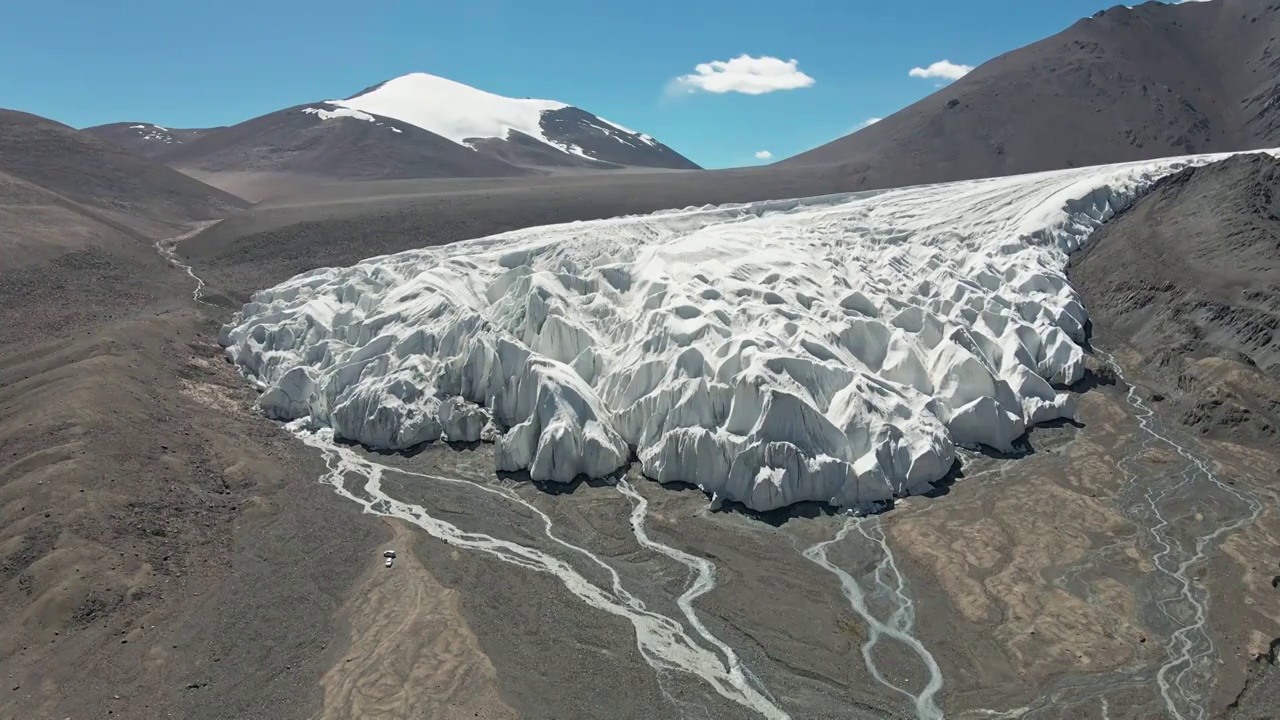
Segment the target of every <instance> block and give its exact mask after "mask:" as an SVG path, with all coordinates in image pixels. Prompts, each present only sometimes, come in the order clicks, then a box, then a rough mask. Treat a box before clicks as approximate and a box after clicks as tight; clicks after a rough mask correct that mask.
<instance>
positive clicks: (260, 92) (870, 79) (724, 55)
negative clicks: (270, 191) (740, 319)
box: [0, 0, 1116, 167]
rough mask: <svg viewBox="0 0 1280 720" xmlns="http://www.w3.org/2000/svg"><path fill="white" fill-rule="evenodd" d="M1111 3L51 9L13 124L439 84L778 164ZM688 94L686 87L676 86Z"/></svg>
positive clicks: (144, 0)
mask: <svg viewBox="0 0 1280 720" xmlns="http://www.w3.org/2000/svg"><path fill="white" fill-rule="evenodd" d="M1114 4H1116V3H1115V2H1114V1H1112V2H1108V1H1106V0H1034V1H1029V0H981V1H980V2H968V3H957V2H954V1H953V0H916V1H915V2H910V3H905V2H903V3H900V2H885V1H883V0H881V1H877V2H869V1H865V0H791V2H778V1H777V0H769V1H767V2H766V1H764V0H681V1H678V2H677V1H672V0H645V1H643V2H639V1H635V2H628V3H622V2H616V0H589V1H588V0H555V1H554V2H533V1H532V0H439V1H433V0H424V1H420V2H396V1H395V0H375V1H372V2H352V0H344V1H343V2H336V1H334V0H309V1H308V2H291V1H290V2H284V1H280V0H261V1H260V2H246V1H244V0H220V1H219V2H183V1H181V0H178V1H177V2H175V1H174V0H169V1H167V2H156V1H152V0H131V2H128V3H114V2H102V1H101V0H75V1H70V0H41V1H40V2H21V3H19V2H14V3H6V8H5V11H4V16H5V18H4V23H3V24H0V67H3V68H4V69H5V70H4V72H3V73H0V106H2V107H11V108H16V109H20V110H26V111H29V112H34V113H37V114H39V115H44V116H47V117H51V118H53V119H55V120H59V121H61V122H64V123H67V124H69V125H73V126H76V127H84V126H88V125H94V124H98V123H105V122H113V121H121V120H130V121H146V122H153V123H157V124H160V125H165V126H169V127H201V126H210V125H223V124H232V123H236V122H239V121H242V120H247V119H249V118H251V117H254V116H256V115H260V114H262V113H265V112H269V111H272V110H277V109H280V108H282V107H287V106H290V105H295V104H299V103H304V102H312V101H317V100H324V99H329V98H335V97H345V96H348V95H351V94H353V93H355V92H357V91H359V90H361V89H363V88H365V87H367V86H369V85H372V84H374V83H377V82H379V81H381V80H385V79H388V78H391V77H395V76H397V75H402V74H405V73H408V72H415V71H421V72H429V73H433V74H436V75H442V76H444V77H447V78H450V79H453V80H457V81H459V82H464V83H467V84H469V85H474V86H476V87H479V88H481V89H484V90H488V91H490V92H496V93H499V94H503V95H510V96H513V97H540V98H547V99H554V100H560V101H563V102H567V103H570V104H573V105H577V106H580V107H582V108H584V109H586V110H589V111H591V112H594V113H596V114H598V115H601V116H603V117H605V118H608V119H610V120H613V121H616V122H619V123H621V124H623V125H626V126H628V127H631V128H634V129H637V130H640V131H642V132H647V133H649V134H651V135H653V136H655V137H657V138H658V139H659V140H661V141H663V142H665V143H667V144H669V145H671V146H672V147H674V148H675V149H676V150H678V151H680V152H682V153H684V154H685V155H687V156H688V157H690V158H691V159H693V160H694V161H695V162H698V163H700V164H702V165H704V166H707V167H728V166H736V165H748V164H753V163H759V162H762V160H757V159H756V158H755V154H756V153H757V152H759V151H768V152H770V153H771V154H772V156H773V157H774V158H783V157H786V156H788V155H792V154H795V153H797V152H800V151H802V150H805V149H808V148H810V147H813V146H815V145H819V144H821V143H823V142H826V141H828V140H831V139H833V138H836V137H838V136H840V135H844V134H846V133H848V132H849V131H850V130H852V129H853V128H854V127H856V126H857V125H858V124H859V123H861V122H863V121H864V120H866V119H867V118H872V117H883V116H887V115H889V114H891V113H893V112H894V111H896V110H899V109H901V108H902V107H905V106H906V105H909V104H910V103H912V102H914V101H915V100H918V99H919V98H921V97H923V96H925V95H927V94H928V93H930V92H933V91H934V90H935V89H936V84H937V83H938V82H939V81H938V80H935V79H928V78H913V77H909V76H908V73H909V71H910V70H911V69H912V68H914V67H927V66H928V65H930V64H931V63H934V62H936V61H940V60H943V59H946V60H949V61H951V62H953V63H956V64H967V65H978V64H981V63H982V62H983V61H985V60H988V59H990V58H992V57H994V56H996V55H999V54H1000V53H1003V52H1005V51H1008V50H1011V49H1013V48H1016V47H1019V46H1022V45H1025V44H1027V43H1029V42H1033V41H1035V40H1037V39H1039V38H1041V37H1044V36H1046V35H1049V34H1052V33H1055V32H1058V31H1059V30H1062V29H1064V28H1065V27H1067V26H1068V25H1070V24H1071V23H1073V22H1075V21H1076V20H1078V19H1080V18H1082V17H1085V16H1088V15H1091V14H1092V13H1094V12H1096V11H1097V10H1100V9H1103V8H1106V7H1109V6H1112V5H1114ZM743 54H748V55H751V56H753V57H761V56H769V57H776V58H780V59H783V60H790V59H795V60H796V61H797V70H798V71H799V72H801V73H803V74H804V75H805V76H808V77H809V78H812V80H813V82H812V84H810V85H808V86H807V87H801V88H798V89H792V90H780V91H776V92H769V93H765V94H758V95H747V94H742V93H738V92H724V93H714V92H704V91H698V92H692V93H689V92H677V93H673V92H670V89H671V87H672V85H671V83H672V81H673V80H674V79H675V78H677V77H680V76H682V75H687V74H690V73H694V68H695V67H696V66H697V65H698V64H700V63H707V62H711V61H726V60H729V59H731V58H734V57H738V56H741V55H743ZM682 87H683V89H686V90H687V89H688V86H687V85H686V86H682Z"/></svg>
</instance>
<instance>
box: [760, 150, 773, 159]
mask: <svg viewBox="0 0 1280 720" xmlns="http://www.w3.org/2000/svg"><path fill="white" fill-rule="evenodd" d="M756 159H757V160H772V159H773V153H771V152H769V151H768V150H761V151H759V152H757V153H756Z"/></svg>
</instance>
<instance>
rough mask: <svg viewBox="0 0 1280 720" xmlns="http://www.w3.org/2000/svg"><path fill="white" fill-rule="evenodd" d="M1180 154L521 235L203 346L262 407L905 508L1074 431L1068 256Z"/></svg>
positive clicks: (447, 255) (651, 472)
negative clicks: (964, 466) (1060, 430)
mask: <svg viewBox="0 0 1280 720" xmlns="http://www.w3.org/2000/svg"><path fill="white" fill-rule="evenodd" d="M1222 157H1225V156H1224V155H1216V156H1208V155H1207V156H1192V157H1185V158H1174V159H1166V160H1160V161H1151V162H1142V163H1131V164H1125V165H1114V166H1103V167H1093V168H1079V169H1071V170H1064V171H1057V172H1048V173H1038V174H1033V175H1024V176H1017V177H1007V178H995V179H989V180H979V181H971V182H961V183H951V184H944V185H932V186H923V187H913V188H905V189H898V190H889V191H878V192H864V193H858V194H845V195H838V196H828V197H821V198H811V199H805V200H785V201H773V202H758V203H749V204H744V205H726V206H720V207H705V208H693V209H686V210H680V211H668V212H662V213H656V214H652V215H645V216H637V217H626V218H615V219H610V220H600V221H593V222H579V223H571V224H566V225H555V226H548V227H539V228H530V229H526V230H520V231H516V232H510V233H504V234H501V235H496V236H493V237H489V238H484V239H479V240H472V241H468V242H462V243H456V244H453V245H448V246H444V247H432V248H428V249H423V250H415V251H410V252H404V253H399V254H396V255H390V256H384V257H377V258H371V259H368V260H365V261H363V262H361V263H359V264H357V265H355V266H352V267H347V268H323V269H318V270H314V271H312V272H308V273H304V274H302V275H299V276H297V277H295V278H293V279H291V280H288V281H286V282H284V283H281V284H280V285H277V286H276V287H273V288H270V289H267V290H263V291H261V292H259V293H257V294H255V295H254V296H253V298H252V301H251V302H249V303H248V304H247V305H245V306H244V309H243V311H242V314H241V317H240V318H239V319H238V320H237V321H236V322H235V323H234V324H233V325H229V326H227V327H226V328H225V329H224V333H223V337H222V341H223V344H224V345H225V346H226V352H227V355H228V357H229V358H230V359H232V360H233V361H234V362H236V363H237V364H238V365H239V366H240V367H241V368H242V369H243V370H244V371H245V372H246V373H247V374H248V375H250V376H252V377H253V378H255V379H256V380H257V382H258V384H259V385H260V387H261V388H262V389H263V393H262V395H261V396H260V399H259V403H260V405H261V406H262V407H263V408H264V409H265V410H266V411H267V412H268V413H269V414H271V415H272V416H274V417H277V418H281V419H294V418H301V417H306V416H310V417H311V418H312V420H313V421H314V422H315V423H317V424H319V425H326V426H329V427H331V428H333V430H334V432H335V434H336V435H337V436H339V437H342V438H346V439H349V440H353V441H356V442H360V443H363V444H365V445H368V446H371V447H375V448H390V449H402V448H408V447H411V446H413V445H416V444H419V443H422V442H426V441H432V440H436V439H440V438H445V439H449V440H460V441H474V440H479V439H492V440H494V441H495V442H496V445H497V448H496V458H497V464H498V469H499V470H521V469H527V470H528V471H529V473H530V475H531V476H532V477H533V478H534V479H537V480H551V481H557V482H568V481H570V480H572V479H573V478H574V477H575V476H577V475H580V474H585V475H588V476H592V477H600V476H604V475H607V474H609V473H611V472H613V471H614V470H617V469H618V468H620V467H622V466H624V465H625V464H626V463H627V462H628V461H629V458H630V456H631V455H632V452H633V451H634V452H635V454H636V455H637V456H638V458H639V462H640V465H641V468H642V469H643V471H644V473H645V474H646V475H647V476H649V477H651V478H653V479H656V480H659V481H662V482H670V481H683V482H689V483H694V484H697V485H698V486H700V487H702V488H703V489H704V490H705V491H707V492H714V493H717V494H718V495H720V496H721V497H724V498H728V499H731V500H736V501H740V502H742V503H744V504H746V505H747V506H749V507H752V508H755V509H758V510H768V509H772V508H777V507H781V506H785V505H788V504H791V503H796V502H800V501H806V500H816V501H821V502H827V503H831V504H833V505H837V506H856V505H863V504H866V503H871V502H877V501H882V500H886V499H888V498H890V497H892V496H895V495H904V494H914V493H921V492H926V491H928V490H929V488H930V486H931V483H932V482H934V481H936V480H938V479H940V478H942V477H944V476H945V475H946V473H947V472H948V471H949V470H950V468H951V465H952V462H953V460H954V457H955V448H956V446H957V445H966V446H972V445H979V444H981V445H986V446H989V447H992V448H995V449H997V450H1004V451H1007V450H1010V449H1011V448H1012V446H1013V443H1014V442H1015V441H1016V440H1017V439H1018V438H1019V437H1020V436H1022V435H1023V434H1024V432H1025V430H1026V428H1027V427H1028V426H1030V425H1034V424H1036V423H1041V422H1046V421H1049V420H1054V419H1057V418H1069V417H1071V415H1072V413H1073V412H1074V398H1073V397H1072V396H1071V395H1070V394H1067V393H1064V392H1059V391H1058V390H1056V389H1055V387H1054V386H1063V385H1067V384H1070V383H1073V382H1075V381H1077V380H1079V379H1080V378H1081V376H1082V375H1083V372H1084V364H1083V355H1082V351H1081V347H1080V344H1081V343H1082V342H1083V340H1084V327H1085V323H1086V321H1087V317H1086V314H1085V310H1084V308H1083V307H1082V305H1081V303H1080V299H1079V297H1078V296H1077V294H1076V292H1075V290H1073V289H1072V288H1071V286H1070V285H1068V284H1067V280H1066V276H1065V273H1064V268H1065V266H1066V262H1067V256H1068V253H1069V252H1071V251H1072V250H1074V249H1075V248H1076V247H1077V246H1078V245H1079V244H1080V243H1081V242H1083V241H1084V240H1085V239H1086V238H1087V237H1088V236H1089V234H1090V233H1091V232H1092V231H1093V230H1094V229H1096V228H1097V227H1098V226H1099V225H1101V224H1102V223H1103V222H1105V221H1106V220H1107V219H1108V218H1110V217H1111V216H1113V215H1114V214H1115V213H1116V212H1118V211H1119V210H1121V209H1123V208H1124V207H1126V206H1128V205H1129V204H1130V203H1132V202H1133V201H1134V199H1135V198H1136V197H1138V196H1139V195H1140V194H1141V193H1143V192H1145V191H1146V190H1147V189H1148V188H1149V187H1150V186H1151V185H1152V184H1153V183H1155V182H1156V181H1157V180H1158V179H1159V178H1160V177H1163V176H1165V175H1168V174H1171V173H1173V172H1176V171H1177V170H1179V169H1181V168H1183V167H1186V166H1188V165H1199V164H1204V163H1207V162H1210V161H1213V160H1216V159H1220V158H1222Z"/></svg>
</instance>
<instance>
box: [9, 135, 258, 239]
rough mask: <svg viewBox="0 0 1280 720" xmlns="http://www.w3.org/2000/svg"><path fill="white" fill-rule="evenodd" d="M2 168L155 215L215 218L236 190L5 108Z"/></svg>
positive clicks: (100, 204) (94, 203)
mask: <svg viewBox="0 0 1280 720" xmlns="http://www.w3.org/2000/svg"><path fill="white" fill-rule="evenodd" d="M0 172H4V173H6V174H8V175H10V176H12V177H15V178H18V179H20V180H25V181H26V182H28V183H31V184H32V185H36V186H38V187H41V188H44V189H45V190H48V191H50V192H53V193H57V194H58V195H61V196H63V197H65V198H67V199H69V200H72V201H74V202H77V203H81V204H84V205H87V206H90V207H93V208H98V209H102V210H110V211H118V212H122V213H126V214H129V215H134V216H140V217H146V218H150V219H154V220H162V221H171V222H188V221H192V220H211V219H214V218H218V217H223V216H225V215H226V214H227V213H228V212H229V211H232V210H234V209H236V208H242V207H245V206H246V203H245V202H244V201H243V200H241V199H240V198H238V197H235V196H234V195H230V194H228V193H225V192H223V191H221V190H218V189H215V188H212V187H210V186H208V185H205V184H204V183H202V182H200V181H198V180H194V179H192V178H189V177H187V176H186V175H183V174H182V173H180V172H178V171H176V170H174V169H172V168H168V167H165V166H164V165H160V164H158V163H154V162H151V161H149V160H147V159H146V158H143V157H139V156H138V155H135V154H133V153H131V152H128V151H127V150H125V149H124V148H121V147H119V146H117V145H113V144H111V143H109V142H106V141H104V140H101V139H99V138H96V137H94V136H92V135H90V134H88V133H84V132H81V131H78V130H74V129H72V128H70V127H67V126H66V125H63V124H61V123H57V122H54V121H52V120H48V119H45V118H42V117H38V116H36V115H31V114H28V113H24V112H17V111H14V110H0Z"/></svg>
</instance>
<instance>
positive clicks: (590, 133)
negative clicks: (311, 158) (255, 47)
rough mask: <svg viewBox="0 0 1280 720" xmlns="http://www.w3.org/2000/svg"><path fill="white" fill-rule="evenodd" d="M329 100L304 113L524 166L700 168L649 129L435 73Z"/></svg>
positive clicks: (418, 75) (407, 77)
mask: <svg viewBox="0 0 1280 720" xmlns="http://www.w3.org/2000/svg"><path fill="white" fill-rule="evenodd" d="M321 105H323V107H309V108H306V109H304V112H307V113H310V114H312V115H315V116H316V117H318V118H320V119H322V120H330V119H335V118H344V117H354V118H357V119H361V120H367V119H372V118H374V117H378V118H387V119H390V120H395V121H398V122H401V123H404V124H406V125H412V126H414V127H418V128H421V129H423V130H426V131H428V132H431V133H434V134H435V135H439V136H440V137H443V138H446V139H448V140H450V141H452V142H455V143H457V144H459V145H462V146H464V147H467V148H471V149H472V150H476V151H480V152H484V153H486V154H490V155H494V156H496V157H498V158H499V159H502V160H504V161H506V162H511V163H513V164H516V165H535V166H536V165H585V166H617V165H637V166H649V167H667V168H682V169H692V168H696V167H697V166H696V165H694V164H693V163H691V162H689V161H688V160H687V159H685V158H683V157H681V156H680V155H679V154H677V153H676V152H674V151H673V150H671V149H670V148H668V147H666V146H665V145H662V144H661V143H659V142H658V141H657V140H655V139H654V138H653V137H651V136H649V135H645V134H642V133H638V132H636V131H634V130H630V129H628V128H626V127H624V126H622V125H619V124H617V123H615V122H611V121H608V120H605V119H603V118H601V117H598V116H596V115H593V114H591V113H589V112H586V111H585V110H582V109H580V108H576V107H574V106H572V105H569V104H567V103H563V102H560V101H557V100H539V99H532V98H511V97H505V96H502V95H496V94H494V93H491V92H486V91H484V90H480V89H478V88H474V87H471V86H470V85H465V84H463V83H460V82H456V81H453V80H449V79H447V78H442V77H438V76H436V75H430V74H427V73H411V74H409V75H402V76H400V77H397V78H394V79H392V80H388V81H386V82H384V83H382V84H380V85H377V86H374V87H373V88H370V89H368V90H366V91H364V92H361V93H359V94H358V95H355V96H353V97H350V98H347V99H345V100H327V101H325V102H324V103H321ZM513 133H518V135H513ZM526 138H529V139H532V140H534V141H536V143H534V144H530V143H529V142H528V139H526Z"/></svg>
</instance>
